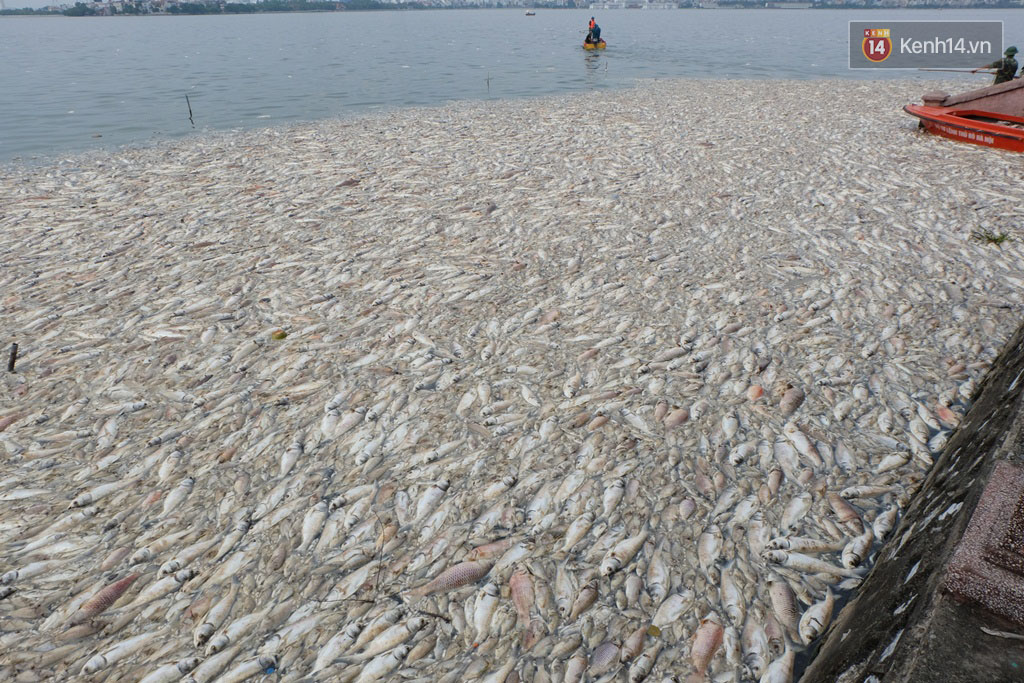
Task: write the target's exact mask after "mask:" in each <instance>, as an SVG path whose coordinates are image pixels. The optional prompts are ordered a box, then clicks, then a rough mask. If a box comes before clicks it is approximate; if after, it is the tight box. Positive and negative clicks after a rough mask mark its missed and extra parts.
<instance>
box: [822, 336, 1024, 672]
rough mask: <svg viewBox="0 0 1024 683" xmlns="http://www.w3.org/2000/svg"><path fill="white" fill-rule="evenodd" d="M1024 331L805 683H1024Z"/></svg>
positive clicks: (1001, 358) (835, 628)
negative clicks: (1022, 398)
mask: <svg viewBox="0 0 1024 683" xmlns="http://www.w3.org/2000/svg"><path fill="white" fill-rule="evenodd" d="M1022 375H1024V326H1022V327H1021V328H1020V329H1018V330H1017V333H1016V334H1015V335H1014V336H1013V337H1012V338H1011V339H1010V341H1009V342H1008V343H1007V344H1006V346H1005V348H1004V350H1003V352H1002V354H1001V355H1000V356H999V358H998V359H997V360H996V362H995V363H994V364H993V366H992V369H991V370H990V371H989V373H988V375H987V378H986V379H985V381H984V382H983V384H982V385H981V386H980V388H979V396H978V398H977V400H976V401H975V403H974V405H973V407H972V409H971V411H970V412H969V413H968V414H967V416H966V418H965V420H964V422H963V423H962V424H961V426H960V428H959V430H958V431H957V432H956V433H955V435H954V436H953V437H952V438H951V439H950V442H949V444H948V445H947V447H946V449H945V451H944V452H943V453H942V455H941V457H940V458H939V459H938V460H937V461H936V463H935V467H934V469H933V470H932V471H931V473H930V475H929V476H928V479H927V480H926V481H925V484H924V485H923V486H922V488H921V491H920V492H919V493H918V495H917V496H916V498H915V500H914V501H913V502H912V503H911V505H910V506H909V507H908V509H907V512H906V515H905V516H904V518H903V520H902V522H901V523H900V525H899V527H898V528H897V529H896V531H895V533H893V535H892V537H891V540H890V542H889V543H888V544H887V545H886V546H885V547H884V548H883V549H882V551H881V552H880V555H879V558H878V564H877V565H876V566H875V568H874V570H873V571H872V572H871V574H870V576H869V577H868V579H867V580H866V581H865V582H864V584H863V585H862V586H861V588H860V591H859V593H858V597H857V598H856V599H855V600H853V601H852V602H851V603H850V604H849V605H847V607H846V608H845V609H844V610H843V612H842V613H841V615H840V616H839V618H838V619H837V620H836V621H835V623H834V624H833V626H832V628H831V630H830V633H829V635H828V637H827V638H826V640H825V641H824V643H823V645H822V647H821V649H820V651H819V653H818V656H817V657H816V659H815V660H814V661H813V663H812V664H811V666H810V667H809V668H808V669H807V671H806V672H805V673H804V676H803V678H802V681H804V683H813V682H815V681H839V682H842V683H854V682H860V681H864V682H869V681H915V682H918V681H920V682H926V681H927V682H930V681H935V682H936V683H938V682H940V681H941V682H943V683H952V682H955V681H1020V680H1024V536H1022V535H1021V533H1020V532H1021V528H1022V526H1021V520H1022V519H1024V410H1022V409H1021V408H1022V407H1021V401H1020V396H1021V388H1022V386H1024V383H1022V382H1021V379H1022Z"/></svg>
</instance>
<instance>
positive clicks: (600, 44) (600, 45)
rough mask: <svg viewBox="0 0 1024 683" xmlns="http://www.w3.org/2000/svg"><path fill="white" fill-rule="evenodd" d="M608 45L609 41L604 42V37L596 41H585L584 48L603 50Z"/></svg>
mask: <svg viewBox="0 0 1024 683" xmlns="http://www.w3.org/2000/svg"><path fill="white" fill-rule="evenodd" d="M606 47H608V43H606V42H604V40H603V39H602V40H599V41H597V42H596V43H583V49H584V50H603V49H605V48H606Z"/></svg>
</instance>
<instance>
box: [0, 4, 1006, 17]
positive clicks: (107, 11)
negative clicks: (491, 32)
mask: <svg viewBox="0 0 1024 683" xmlns="http://www.w3.org/2000/svg"><path fill="white" fill-rule="evenodd" d="M3 1H4V0H0V2H3ZM11 1H12V0H6V2H7V4H8V5H10V4H11ZM15 1H16V0H15ZM264 1H266V2H268V3H275V4H280V0H102V1H100V0H88V1H87V2H85V1H82V0H79V2H75V3H69V4H65V5H61V6H59V7H58V6H51V7H46V8H43V10H42V11H55V12H60V11H64V13H65V14H69V15H71V16H81V15H89V16H111V15H122V14H180V13H202V12H201V10H202V9H203V8H204V7H205V8H209V10H208V11H211V12H221V11H225V6H226V5H233V6H234V7H235V8H236V10H240V9H242V8H241V7H239V5H248V6H251V7H252V9H250V10H247V11H260V7H259V6H260V5H261V4H264ZM286 1H287V0H286ZM309 2H310V4H313V3H314V2H315V4H316V5H317V6H316V7H311V8H312V9H321V10H323V9H327V10H330V9H337V10H344V9H348V8H349V7H350V6H351V7H352V8H354V9H355V8H358V9H373V8H378V9H383V8H388V7H389V6H405V7H409V6H415V7H424V8H472V7H499V8H501V7H510V8H513V7H514V8H520V7H530V8H533V7H544V8H553V9H555V8H574V7H588V8H590V9H594V10H602V9H604V10H608V9H642V10H651V9H676V8H701V9H734V8H768V9H810V8H816V7H821V8H825V7H828V8H840V7H858V8H859V7H864V8H916V7H920V8H957V7H959V8H997V7H1005V8H1021V7H1024V0H810V1H799V0H598V1H596V2H591V1H590V0H332V1H330V2H322V1H321V0H309ZM288 4H291V3H290V2H289V3H288ZM268 9H269V8H268ZM275 9H281V8H279V7H278V8H275ZM297 9H302V8H301V7H299V8H297ZM227 11H231V8H230V7H229V8H228V9H227Z"/></svg>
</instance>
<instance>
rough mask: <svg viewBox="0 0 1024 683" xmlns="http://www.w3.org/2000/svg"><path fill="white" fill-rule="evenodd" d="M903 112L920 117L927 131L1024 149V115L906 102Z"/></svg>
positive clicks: (955, 138) (1017, 150)
mask: <svg viewBox="0 0 1024 683" xmlns="http://www.w3.org/2000/svg"><path fill="white" fill-rule="evenodd" d="M903 111H905V112H907V113H908V114H910V115H911V116H916V117H917V118H919V119H921V125H922V126H924V128H925V130H927V131H928V132H929V133H933V134H935V135H941V136H942V137H944V138H949V139H951V140H958V141H960V142H970V143H972V144H975V145H981V146H983V147H995V148H996V149H1005V150H1007V151H1010V152H1024V117H1021V116H1012V115H1010V114H999V113H996V112H991V111H981V110H977V109H956V108H953V107H928V106H924V105H920V104H908V105H907V106H905V107H903Z"/></svg>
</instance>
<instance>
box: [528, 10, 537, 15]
mask: <svg viewBox="0 0 1024 683" xmlns="http://www.w3.org/2000/svg"><path fill="white" fill-rule="evenodd" d="M526 16H528V17H535V16H537V13H536V12H534V11H533V10H529V9H528V10H526Z"/></svg>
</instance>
